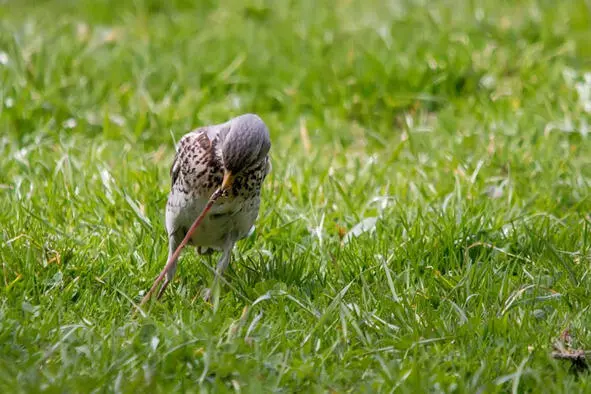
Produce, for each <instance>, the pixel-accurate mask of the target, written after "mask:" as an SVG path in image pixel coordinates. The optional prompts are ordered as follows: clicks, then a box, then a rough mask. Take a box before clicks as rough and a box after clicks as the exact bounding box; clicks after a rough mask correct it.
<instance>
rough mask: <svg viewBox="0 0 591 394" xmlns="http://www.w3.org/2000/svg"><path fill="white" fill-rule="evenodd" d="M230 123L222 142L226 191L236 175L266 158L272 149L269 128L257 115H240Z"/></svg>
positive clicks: (223, 186) (223, 185) (223, 187)
mask: <svg viewBox="0 0 591 394" xmlns="http://www.w3.org/2000/svg"><path fill="white" fill-rule="evenodd" d="M229 123H230V125H229V130H228V133H227V134H226V138H225V139H224V142H223V144H222V158H223V161H224V180H223V182H222V189H223V190H224V191H225V190H229V189H230V188H231V187H232V182H233V181H234V178H235V176H236V175H238V174H240V173H241V172H243V171H245V170H248V169H250V168H253V167H255V166H257V165H259V164H260V163H261V162H262V161H263V160H265V158H266V157H267V154H268V153H269V149H271V138H270V137H269V130H268V129H267V126H266V125H265V123H264V122H263V120H262V119H261V118H259V117H258V116H257V115H253V114H245V115H240V116H238V117H236V118H234V119H232V120H230V122H229Z"/></svg>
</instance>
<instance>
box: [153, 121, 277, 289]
mask: <svg viewBox="0 0 591 394" xmlns="http://www.w3.org/2000/svg"><path fill="white" fill-rule="evenodd" d="M270 149H271V139H270V135H269V129H268V128H267V126H266V124H265V123H264V122H263V120H262V119H261V118H260V117H259V116H258V115H255V114H243V115H240V116H237V117H235V118H232V119H230V120H229V121H227V122H225V123H221V124H216V125H211V126H204V127H200V128H197V129H195V130H193V131H191V132H189V133H187V134H185V135H184V136H183V137H182V138H181V140H180V141H179V143H178V146H177V150H176V154H175V156H174V160H173V163H172V166H171V169H170V176H171V188H170V193H169V195H168V201H167V203H166V215H165V222H166V231H167V233H168V260H170V259H171V257H173V255H174V253H175V250H176V249H177V247H178V246H179V245H180V244H181V242H182V240H183V238H185V235H186V234H187V231H188V229H189V228H190V227H191V224H192V223H193V222H194V220H195V218H196V217H197V216H198V215H199V213H200V212H201V211H202V210H203V208H204V207H205V206H206V204H207V203H208V201H209V199H210V196H212V194H213V193H214V192H216V190H222V191H223V194H222V195H221V197H220V198H218V199H217V200H216V201H215V203H214V205H213V206H212V207H211V210H210V212H209V214H208V215H207V216H206V217H205V218H204V219H203V221H202V222H201V223H200V225H199V227H197V229H196V230H195V232H194V233H193V235H192V236H191V238H190V239H189V241H188V244H189V245H192V246H195V247H196V249H197V253H199V254H201V255H205V254H211V253H213V252H216V251H219V252H221V257H220V258H219V260H218V262H217V265H216V268H215V281H217V279H218V278H219V277H221V275H222V274H223V272H224V271H225V270H226V268H227V267H228V265H229V264H230V260H231V257H232V250H233V249H234V246H235V244H236V242H237V241H239V240H241V239H243V238H245V237H246V236H248V235H249V234H250V233H251V232H252V231H253V230H254V223H255V221H256V219H257V217H258V214H259V207H260V202H261V188H262V185H263V181H264V180H265V178H266V177H267V175H268V174H269V172H270V171H271V161H270V158H269V151H270ZM220 188H221V189H220ZM177 256H178V254H177ZM170 263H171V266H170V269H169V270H167V272H166V276H165V278H164V282H163V284H162V286H161V287H160V290H159V292H158V295H157V298H160V297H161V296H162V294H163V293H164V290H165V289H166V287H167V286H168V285H169V284H170V282H171V281H172V279H173V278H174V275H175V272H176V268H177V263H178V258H177V259H176V260H175V261H171V262H170ZM206 297H207V296H206Z"/></svg>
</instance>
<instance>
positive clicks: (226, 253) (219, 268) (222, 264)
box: [203, 241, 236, 302]
mask: <svg viewBox="0 0 591 394" xmlns="http://www.w3.org/2000/svg"><path fill="white" fill-rule="evenodd" d="M235 244H236V241H228V242H226V244H225V245H224V248H223V252H222V256H221V257H220V259H219V260H218V263H217V265H216V267H215V273H214V278H213V286H212V287H211V289H206V290H205V294H204V296H203V299H204V300H205V301H206V302H210V301H211V298H212V294H214V292H215V294H216V295H217V294H218V291H217V290H218V286H219V280H220V278H221V277H222V275H223V273H224V271H226V268H228V265H230V260H232V249H234V245H235ZM216 298H217V297H216Z"/></svg>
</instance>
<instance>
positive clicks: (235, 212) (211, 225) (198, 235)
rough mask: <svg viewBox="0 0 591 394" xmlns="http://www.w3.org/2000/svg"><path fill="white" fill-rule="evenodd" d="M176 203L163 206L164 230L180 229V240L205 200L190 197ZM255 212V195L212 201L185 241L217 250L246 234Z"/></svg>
mask: <svg viewBox="0 0 591 394" xmlns="http://www.w3.org/2000/svg"><path fill="white" fill-rule="evenodd" d="M178 203H179V204H172V206H167V208H166V229H167V231H168V234H169V235H171V234H172V233H173V232H175V231H180V233H181V234H179V235H180V236H181V239H182V237H184V235H185V234H186V232H187V231H188V229H189V228H190V227H191V225H192V224H193V222H194V221H195V219H196V218H197V216H198V215H199V214H200V213H201V211H202V210H203V208H204V207H205V204H207V199H191V200H187V201H186V202H184V203H182V202H181V201H178ZM258 211H259V199H258V198H251V199H248V200H240V201H238V200H237V199H233V200H229V201H228V200H226V201H223V202H222V203H216V204H215V205H214V206H213V207H212V208H211V210H210V211H209V213H208V214H207V215H206V216H205V218H204V219H203V222H201V224H200V226H199V227H198V228H197V230H196V231H195V232H194V233H193V236H192V237H191V240H190V241H189V243H190V244H191V245H194V246H202V247H206V248H212V249H218V250H219V249H221V248H222V247H223V246H224V244H225V243H226V242H227V241H229V240H231V241H237V240H239V239H241V238H244V237H246V236H247V235H248V233H249V231H250V229H251V228H252V226H253V224H254V222H255V220H256V218H257V216H258Z"/></svg>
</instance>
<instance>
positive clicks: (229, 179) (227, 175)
mask: <svg viewBox="0 0 591 394" xmlns="http://www.w3.org/2000/svg"><path fill="white" fill-rule="evenodd" d="M232 183H234V174H232V173H231V172H230V171H227V170H226V171H224V180H223V181H222V190H223V191H228V190H230V189H231V188H232Z"/></svg>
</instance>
